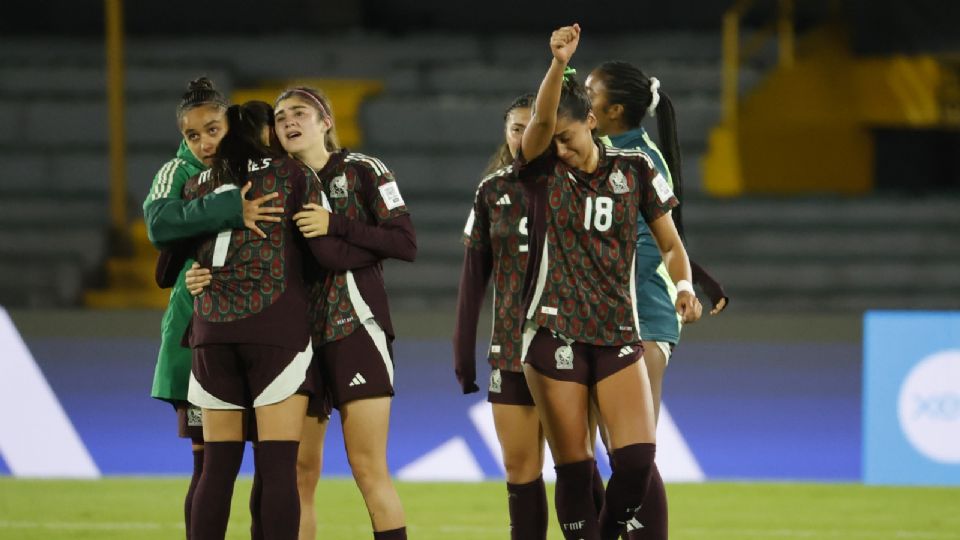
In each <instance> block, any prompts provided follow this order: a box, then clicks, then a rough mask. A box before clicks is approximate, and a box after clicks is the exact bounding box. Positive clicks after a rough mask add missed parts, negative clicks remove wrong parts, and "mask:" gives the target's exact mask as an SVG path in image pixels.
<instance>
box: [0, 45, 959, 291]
mask: <svg viewBox="0 0 960 540" xmlns="http://www.w3.org/2000/svg"><path fill="white" fill-rule="evenodd" d="M719 40H720V38H719V35H718V34H716V33H715V32H687V31H684V32H670V33H646V34H643V35H630V36H602V37H597V38H595V39H591V40H589V41H585V42H584V45H583V47H582V50H581V51H580V52H578V57H577V61H576V64H577V67H578V68H579V69H580V76H581V77H585V76H586V75H587V73H588V72H589V69H590V68H591V67H592V66H594V65H596V64H598V63H599V62H600V61H602V60H607V59H611V58H621V59H627V60H630V61H633V62H635V63H637V64H639V65H641V66H642V67H643V68H644V69H645V70H646V71H647V72H648V73H649V74H653V75H656V76H658V77H659V78H660V79H661V80H663V81H664V87H663V88H664V90H666V91H667V92H669V93H670V95H671V97H672V98H673V100H674V104H675V107H676V109H677V114H678V119H679V122H680V126H679V127H680V135H681V139H682V140H681V144H682V146H683V151H684V156H685V161H684V175H685V180H686V185H687V194H688V201H687V202H688V205H689V207H690V208H689V209H688V210H687V211H686V213H685V217H686V219H687V221H688V223H689V225H688V234H689V238H690V244H691V252H692V253H693V254H694V257H695V258H697V259H698V260H699V261H700V262H701V263H703V264H705V265H707V266H708V267H710V268H711V269H712V270H713V271H714V272H715V273H716V275H717V276H718V277H720V278H721V279H722V280H723V281H725V282H726V284H727V286H728V288H729V289H730V292H731V294H732V296H733V297H734V299H735V300H734V302H735V305H736V306H738V307H744V308H748V307H749V308H758V309H818V310H822V309H829V310H858V309H862V308H864V307H867V306H870V307H880V306H883V307H928V308H936V307H943V306H945V303H946V302H948V300H945V299H944V298H943V296H942V294H941V293H942V292H943V290H944V288H948V289H950V288H952V289H953V290H957V289H958V288H960V273H957V272H952V271H951V269H955V268H956V267H957V263H958V262H960V261H958V257H960V255H958V253H960V249H958V248H960V245H958V242H960V240H957V239H956V238H955V235H953V237H952V236H951V235H950V234H948V232H947V231H949V230H950V228H951V227H952V228H953V230H956V227H957V225H958V218H957V216H960V201H958V200H957V199H956V198H952V199H951V198H943V199H911V200H909V201H908V202H907V203H906V206H905V207H904V206H903V205H901V204H900V203H898V202H897V201H895V200H892V199H889V198H884V197H863V198H856V199H845V198H832V197H819V198H816V197H815V198H811V197H804V198H801V199H787V198H784V199H773V198H768V199H763V198H743V199H733V200H718V199H712V198H707V197H705V196H704V195H702V194H700V185H701V172H700V160H701V157H702V156H703V154H704V152H705V151H706V148H707V137H708V134H709V131H710V129H711V128H712V127H713V126H715V125H716V123H717V122H718V121H719V115H720V103H719V91H720V89H719V86H720V75H719V73H720V67H719V60H718V59H719V50H720V48H719ZM2 45H3V50H4V54H3V56H2V57H0V114H2V115H3V116H4V117H5V118H7V119H8V122H6V123H4V124H3V125H0V196H2V198H0V223H2V224H3V231H2V233H0V256H2V259H0V276H2V279H0V303H2V304H5V305H9V306H47V307H50V306H74V305H78V304H79V303H80V302H81V301H82V289H83V287H84V286H86V287H90V286H94V287H100V286H103V285H105V284H106V276H107V275H108V273H112V274H113V275H122V276H126V277H125V278H123V279H121V280H120V281H121V282H124V283H125V284H126V285H130V284H131V283H133V285H134V286H135V287H140V288H142V289H147V288H149V287H151V286H152V285H151V280H150V279H149V277H150V276H149V274H147V273H146V272H147V270H148V268H149V263H144V262H142V261H144V260H145V261H149V260H150V257H151V254H150V248H149V246H148V245H145V244H144V243H143V239H142V237H143V233H142V228H141V227H140V225H139V224H135V225H134V228H133V229H132V230H133V232H134V237H135V238H140V240H139V241H138V242H137V243H135V245H134V251H135V252H137V253H139V254H140V256H141V262H139V263H132V262H126V263H124V262H122V261H113V262H110V263H107V262H106V261H107V256H108V255H109V251H110V246H109V245H108V234H107V228H108V216H107V206H106V204H107V189H108V188H107V169H108V163H107V155H106V154H107V153H106V144H107V132H106V114H105V98H104V86H105V82H104V81H105V76H104V72H103V67H102V65H103V50H102V44H101V43H100V42H98V41H96V40H59V41H56V40H42V41H37V40H31V39H30V38H11V39H7V40H3V43H2ZM198 50H199V51H202V54H201V55H200V56H198V54H197V51H198ZM545 62H546V51H545V47H544V45H543V40H542V39H540V38H539V37H536V36H533V37H528V36H513V35H503V36H484V37H475V36H472V35H471V36H467V37H464V36H453V37H452V36H447V35H442V34H416V35H410V36H407V37H388V36H383V35H375V34H362V33H359V34H347V35H344V36H337V37H336V38H332V37H330V38H303V37H282V38H270V39H266V38H258V39H256V40H240V39H236V38H223V39H216V40H210V41H204V40H201V39H198V38H181V39H175V40H174V39H164V38H149V39H139V40H132V41H131V42H130V43H129V45H128V50H127V72H126V79H127V107H128V108H127V137H128V139H127V147H128V155H127V158H128V162H127V172H128V177H127V180H128V190H129V201H130V208H131V215H132V216H134V217H133V218H132V219H133V220H134V221H135V222H136V221H138V219H139V211H140V210H139V204H140V202H141V201H142V200H143V197H144V195H145V191H146V189H147V188H148V187H149V183H150V179H151V178H152V176H153V174H154V173H155V172H156V169H157V167H159V165H160V164H162V163H163V162H164V161H165V160H166V159H168V158H169V156H170V155H172V153H173V151H174V149H175V148H176V144H177V142H178V134H177V132H176V129H175V126H174V123H173V112H172V111H173V106H174V104H175V101H176V98H177V96H178V95H179V92H180V91H181V89H182V88H183V87H184V84H185V83H186V81H188V80H189V79H191V78H194V77H196V76H197V75H199V74H206V75H208V76H210V77H211V78H213V79H214V80H215V81H216V82H217V83H218V85H219V86H221V87H222V88H224V89H225V90H227V91H230V89H231V88H251V87H256V86H257V85H258V84H263V83H264V81H273V82H276V81H278V80H279V81H282V80H285V79H287V80H289V79H293V78H309V77H323V78H326V79H350V78H364V79H372V80H380V81H382V82H383V86H384V90H383V92H382V93H380V94H378V95H376V96H374V97H371V98H368V99H367V100H366V101H365V103H364V104H363V106H362V108H361V111H360V115H359V118H358V122H359V126H358V127H359V129H360V131H361V132H362V136H363V145H362V146H361V147H360V148H359V150H361V151H365V152H369V153H371V154H374V155H377V156H379V157H381V158H382V159H383V161H385V162H386V163H387V164H388V165H389V166H391V167H392V168H393V169H394V170H395V172H396V173H397V177H398V179H399V182H400V185H401V186H402V188H403V190H404V197H405V199H406V200H407V202H408V204H409V206H410V208H411V211H412V212H413V216H414V221H415V224H416V226H417V230H418V239H419V245H420V254H419V256H418V260H417V263H416V264H415V266H413V267H410V266H409V265H402V264H393V263H388V267H389V268H388V271H387V280H388V286H389V287H390V288H391V290H392V291H393V292H392V293H391V302H392V303H394V304H396V305H398V306H402V307H408V308H417V307H434V306H448V305H450V304H452V302H453V300H454V298H455V294H456V283H457V279H458V274H459V265H460V258H461V255H462V247H461V245H460V243H459V235H460V231H461V230H462V227H463V222H464V220H465V218H466V214H467V212H468V209H469V206H470V204H471V201H472V196H473V191H474V188H475V186H476V183H477V181H478V179H479V175H480V173H481V171H482V169H483V167H484V165H485V164H486V161H487V158H488V157H489V155H490V154H491V153H492V151H493V149H494V148H495V147H496V145H497V144H498V142H499V135H500V129H501V123H500V119H501V115H502V110H503V108H504V106H505V105H506V104H507V103H509V101H510V100H511V99H512V98H513V97H515V96H516V95H517V94H520V93H522V92H525V91H533V90H535V89H536V86H537V84H538V82H539V77H540V76H541V74H542V70H543V65H544V63H545ZM211 66H212V68H211ZM765 67H766V66H765V65H764V64H763V62H762V61H759V62H757V63H756V64H751V65H748V66H746V67H745V69H744V70H743V71H742V75H741V82H742V85H743V87H744V88H750V87H751V86H753V85H754V84H756V83H757V82H758V81H760V80H762V77H763V73H764V69H765ZM651 131H652V132H653V131H655V129H651ZM904 208H906V209H904ZM138 231H139V232H138ZM890 245H896V246H899V247H898V248H897V249H896V250H892V249H890ZM920 261H922V262H923V264H918V262H920ZM18 276H20V279H18ZM144 294H145V295H146V296H145V298H146V300H144V299H136V298H133V296H130V297H129V300H130V302H129V303H128V305H144V304H145V305H155V304H156V303H159V304H161V305H162V303H163V298H164V295H163V294H158V293H157V292H156V291H153V292H152V293H149V294H148V293H144Z"/></svg>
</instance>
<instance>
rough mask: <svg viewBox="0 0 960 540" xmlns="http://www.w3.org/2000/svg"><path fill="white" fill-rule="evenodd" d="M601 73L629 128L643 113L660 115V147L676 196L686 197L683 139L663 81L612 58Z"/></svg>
mask: <svg viewBox="0 0 960 540" xmlns="http://www.w3.org/2000/svg"><path fill="white" fill-rule="evenodd" d="M594 73H596V74H598V75H599V76H600V78H601V79H602V80H603V83H604V85H605V86H606V88H607V102H608V103H609V104H611V105H617V104H619V105H621V106H623V117H624V122H625V123H626V125H627V127H629V128H630V129H636V128H639V127H640V122H641V121H642V120H643V118H644V116H646V115H647V114H651V115H654V116H656V117H657V134H658V136H659V140H660V149H661V151H662V152H663V157H664V159H665V160H666V162H667V168H668V169H669V170H670V176H671V177H672V179H673V192H674V194H675V195H676V196H677V200H680V201H682V200H683V170H682V167H681V155H680V142H679V140H678V138H677V118H676V114H675V113H674V110H673V103H672V102H671V101H670V96H668V95H667V94H666V92H663V91H662V90H660V89H659V86H660V82H659V81H658V80H657V79H655V78H652V77H648V76H647V75H646V74H645V73H644V72H643V71H642V70H641V69H640V68H638V67H637V66H634V65H633V64H631V63H629V62H621V61H610V62H604V63H602V64H600V66H599V67H597V69H595V70H594ZM681 208H682V206H678V207H677V208H674V210H673V212H672V215H673V221H674V223H675V224H676V226H677V231H678V232H679V233H680V237H681V238H685V236H684V232H683V218H682V214H681V210H680V209H681Z"/></svg>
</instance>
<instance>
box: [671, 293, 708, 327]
mask: <svg viewBox="0 0 960 540" xmlns="http://www.w3.org/2000/svg"><path fill="white" fill-rule="evenodd" d="M677 313H679V314H680V317H681V318H682V320H683V322H684V323H692V322H697V320H698V319H699V318H700V315H702V314H703V304H701V303H700V300H698V299H697V296H696V295H695V294H693V293H691V292H690V291H680V293H679V294H677Z"/></svg>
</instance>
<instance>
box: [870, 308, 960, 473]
mask: <svg viewBox="0 0 960 540" xmlns="http://www.w3.org/2000/svg"><path fill="white" fill-rule="evenodd" d="M863 339H864V355H863V368H864V369H863V371H864V374H863V434H864V441H863V478H864V481H865V482H867V483H870V484H929V485H960V313H949V312H895V311H891V312H883V311H877V312H868V313H867V314H866V316H865V318H864V335H863Z"/></svg>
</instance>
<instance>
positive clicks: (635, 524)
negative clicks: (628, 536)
mask: <svg viewBox="0 0 960 540" xmlns="http://www.w3.org/2000/svg"><path fill="white" fill-rule="evenodd" d="M642 528H643V525H641V524H640V522H639V521H637V518H630V520H629V521H627V532H630V531H639V530H640V529H642Z"/></svg>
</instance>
